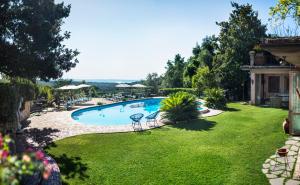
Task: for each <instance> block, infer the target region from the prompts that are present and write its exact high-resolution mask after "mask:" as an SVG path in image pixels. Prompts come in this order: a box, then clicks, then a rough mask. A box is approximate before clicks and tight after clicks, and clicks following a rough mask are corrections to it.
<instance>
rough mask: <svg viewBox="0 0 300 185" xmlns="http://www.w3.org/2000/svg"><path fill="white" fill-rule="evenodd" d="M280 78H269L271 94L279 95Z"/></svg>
mask: <svg viewBox="0 0 300 185" xmlns="http://www.w3.org/2000/svg"><path fill="white" fill-rule="evenodd" d="M279 86H280V77H279V76H269V93H279Z"/></svg>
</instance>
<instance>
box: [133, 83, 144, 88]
mask: <svg viewBox="0 0 300 185" xmlns="http://www.w3.org/2000/svg"><path fill="white" fill-rule="evenodd" d="M131 87H135V88H147V86H145V85H143V84H134V85H132V86H131Z"/></svg>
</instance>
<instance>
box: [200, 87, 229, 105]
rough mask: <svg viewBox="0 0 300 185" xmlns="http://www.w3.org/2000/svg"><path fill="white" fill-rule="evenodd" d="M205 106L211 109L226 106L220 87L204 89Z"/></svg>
mask: <svg viewBox="0 0 300 185" xmlns="http://www.w3.org/2000/svg"><path fill="white" fill-rule="evenodd" d="M204 94H205V101H206V106H207V107H209V108H213V109H224V108H226V98H225V93H224V90H223V89H221V88H211V89H205V91H204Z"/></svg>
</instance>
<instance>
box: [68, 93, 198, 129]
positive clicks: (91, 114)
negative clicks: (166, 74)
mask: <svg viewBox="0 0 300 185" xmlns="http://www.w3.org/2000/svg"><path fill="white" fill-rule="evenodd" d="M161 100H163V98H151V99H144V100H133V101H127V102H120V103H115V104H110V105H102V106H96V107H91V108H86V109H80V110H78V111H75V112H73V113H72V118H73V119H74V120H76V121H78V122H80V123H83V124H87V125H103V126H113V125H126V124H130V123H131V119H130V118H129V116H131V115H132V114H136V113H142V114H144V117H143V119H142V120H141V122H145V121H146V120H145V116H148V115H149V114H151V113H154V112H156V111H158V110H159V108H160V102H161ZM200 109H201V107H199V110H200Z"/></svg>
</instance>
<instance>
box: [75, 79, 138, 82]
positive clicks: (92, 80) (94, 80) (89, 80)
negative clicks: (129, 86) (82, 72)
mask: <svg viewBox="0 0 300 185" xmlns="http://www.w3.org/2000/svg"><path fill="white" fill-rule="evenodd" d="M73 80H74V81H75V82H81V81H82V80H85V81H86V82H93V83H132V82H137V81H139V80H122V79H73Z"/></svg>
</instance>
